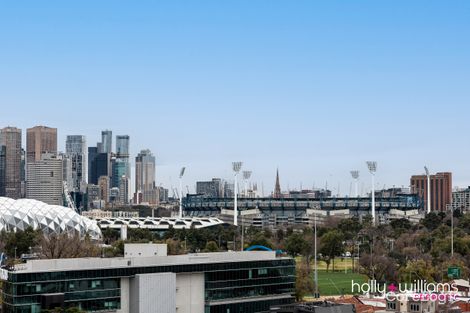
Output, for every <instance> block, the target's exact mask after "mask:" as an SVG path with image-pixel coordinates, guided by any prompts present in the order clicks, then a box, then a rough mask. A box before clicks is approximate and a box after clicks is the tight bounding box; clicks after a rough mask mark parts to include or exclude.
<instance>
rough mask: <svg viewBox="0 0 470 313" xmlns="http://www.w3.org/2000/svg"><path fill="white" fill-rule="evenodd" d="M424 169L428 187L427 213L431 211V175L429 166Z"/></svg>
mask: <svg viewBox="0 0 470 313" xmlns="http://www.w3.org/2000/svg"><path fill="white" fill-rule="evenodd" d="M424 171H425V172H426V178H427V183H428V187H427V188H426V189H427V190H426V207H427V213H428V214H429V213H431V176H430V175H429V169H428V167H427V166H425V167H424Z"/></svg>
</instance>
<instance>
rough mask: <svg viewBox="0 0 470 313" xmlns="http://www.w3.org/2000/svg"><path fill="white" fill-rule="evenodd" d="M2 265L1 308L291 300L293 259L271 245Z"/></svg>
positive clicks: (236, 308)
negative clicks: (269, 247) (246, 249)
mask: <svg viewBox="0 0 470 313" xmlns="http://www.w3.org/2000/svg"><path fill="white" fill-rule="evenodd" d="M22 266H23V267H22V268H21V267H20V268H18V269H17V270H16V271H5V270H2V271H3V272H2V273H1V274H2V275H1V278H2V279H3V280H4V282H3V291H2V300H3V312H6V313H10V312H15V313H26V312H34V313H36V312H41V311H42V310H45V309H53V308H56V307H64V308H67V307H76V308H79V309H81V310H84V311H108V312H109V311H115V312H132V313H134V312H146V311H145V309H143V308H144V307H145V306H147V307H152V306H153V307H155V306H157V305H159V306H160V305H162V306H168V308H169V310H168V311H169V312H179V313H183V312H200V313H212V312H214V313H242V312H243V313H249V312H260V311H266V310H268V309H269V308H270V306H273V305H280V304H288V303H292V302H293V299H294V298H293V294H294V287H295V286H294V284H295V261H294V259H292V258H284V257H276V255H275V253H274V252H266V251H263V252H261V251H256V252H254V251H251V252H220V253H201V254H194V255H191V254H190V255H180V256H161V257H137V258H135V257H134V258H106V259H100V258H83V259H61V260H34V261H28V263H26V264H23V265H22Z"/></svg>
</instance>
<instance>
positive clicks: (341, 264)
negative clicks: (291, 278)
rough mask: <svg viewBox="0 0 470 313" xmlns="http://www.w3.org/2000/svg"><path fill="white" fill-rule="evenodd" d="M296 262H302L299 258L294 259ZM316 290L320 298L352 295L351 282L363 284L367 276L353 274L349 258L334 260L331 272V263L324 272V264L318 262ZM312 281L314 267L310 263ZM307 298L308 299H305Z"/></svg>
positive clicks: (356, 262)
mask: <svg viewBox="0 0 470 313" xmlns="http://www.w3.org/2000/svg"><path fill="white" fill-rule="evenodd" d="M296 259H297V260H296V261H297V262H302V259H301V258H296ZM357 265H358V260H357V259H355V260H354V266H355V267H356V266H357ZM317 266H318V288H319V291H320V295H321V296H336V295H343V294H344V295H350V294H352V290H351V282H352V280H354V282H358V283H361V284H362V283H365V282H367V279H368V278H367V276H366V275H363V274H358V273H353V271H352V259H351V258H336V259H335V271H333V262H331V263H330V267H329V271H328V272H327V271H326V263H325V262H324V261H320V260H319V261H318V265H317ZM311 269H312V280H313V275H314V266H313V262H311ZM307 298H308V297H307Z"/></svg>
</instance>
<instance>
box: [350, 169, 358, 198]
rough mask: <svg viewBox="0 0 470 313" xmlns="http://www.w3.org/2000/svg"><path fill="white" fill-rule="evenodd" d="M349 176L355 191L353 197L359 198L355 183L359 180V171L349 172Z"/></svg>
mask: <svg viewBox="0 0 470 313" xmlns="http://www.w3.org/2000/svg"><path fill="white" fill-rule="evenodd" d="M351 176H352V178H353V179H354V189H355V194H354V197H356V198H357V197H358V196H359V193H358V190H357V182H358V179H359V171H357V170H353V171H351Z"/></svg>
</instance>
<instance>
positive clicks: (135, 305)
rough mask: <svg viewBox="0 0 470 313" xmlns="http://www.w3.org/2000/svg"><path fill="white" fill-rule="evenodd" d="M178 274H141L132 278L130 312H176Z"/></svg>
mask: <svg viewBox="0 0 470 313" xmlns="http://www.w3.org/2000/svg"><path fill="white" fill-rule="evenodd" d="M175 290H176V274H174V273H156V274H139V275H135V278H131V279H130V294H129V312H130V313H176V301H175Z"/></svg>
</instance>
